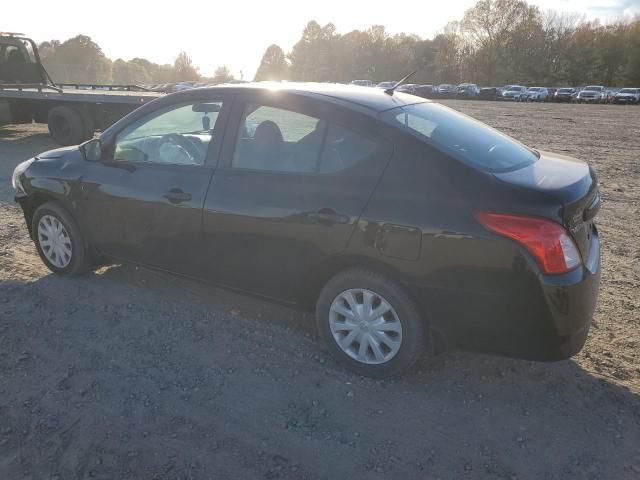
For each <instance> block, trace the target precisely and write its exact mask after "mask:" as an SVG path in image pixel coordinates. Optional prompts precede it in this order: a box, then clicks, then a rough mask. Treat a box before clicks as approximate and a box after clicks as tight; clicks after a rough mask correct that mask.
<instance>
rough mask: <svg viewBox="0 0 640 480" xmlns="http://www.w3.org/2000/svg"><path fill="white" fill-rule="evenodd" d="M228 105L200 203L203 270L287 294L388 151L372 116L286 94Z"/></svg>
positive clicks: (338, 243)
mask: <svg viewBox="0 0 640 480" xmlns="http://www.w3.org/2000/svg"><path fill="white" fill-rule="evenodd" d="M240 97H241V96H240V94H238V98H237V99H236V101H235V104H234V111H233V114H232V119H231V120H230V123H229V127H228V133H227V135H226V137H225V146H224V151H223V155H222V159H221V164H220V167H219V168H218V169H217V170H216V172H215V174H214V175H213V177H212V180H211V187H210V188H209V192H208V194H207V198H206V200H205V205H204V211H203V229H204V237H203V238H204V241H205V245H204V249H205V250H206V249H208V251H209V252H210V253H209V254H208V255H204V256H203V258H205V261H204V262H203V264H202V265H201V268H202V269H203V270H202V274H203V276H207V277H208V278H213V279H215V280H216V281H218V282H221V283H224V284H227V285H231V286H233V287H236V288H241V289H245V290H249V291H253V292H257V293H260V294H263V295H267V296H272V297H277V298H282V299H286V300H292V299H294V298H296V296H297V294H298V290H299V287H300V286H301V285H303V284H304V282H305V280H306V279H307V278H308V276H309V275H310V274H312V272H314V271H315V269H316V268H317V267H319V266H320V265H322V263H323V262H324V261H326V260H327V259H329V258H331V257H332V256H335V255H338V254H339V253H340V252H342V251H343V250H344V249H345V248H346V246H347V244H348V241H349V239H350V237H351V234H352V233H353V230H354V228H355V226H356V223H357V220H358V218H359V216H360V214H361V212H362V211H363V209H364V207H365V205H366V203H367V201H368V199H369V197H370V195H371V193H372V191H373V189H374V187H375V185H376V183H377V181H378V179H379V177H380V175H381V174H382V171H383V170H384V168H385V166H386V164H387V162H388V160H389V158H390V156H391V153H392V146H391V143H390V142H387V141H386V140H385V139H384V136H383V134H382V133H381V132H380V131H378V127H379V126H378V125H377V122H375V121H373V120H372V119H369V118H368V117H366V116H364V115H356V114H351V113H349V111H347V110H346V109H341V108H338V107H337V106H334V105H331V104H328V103H327V102H319V101H316V100H311V99H308V98H304V97H299V96H295V95H293V94H279V93H278V92H267V93H259V92H255V93H254V92H246V93H245V94H244V95H243V96H242V97H243V98H242V100H241V99H240Z"/></svg>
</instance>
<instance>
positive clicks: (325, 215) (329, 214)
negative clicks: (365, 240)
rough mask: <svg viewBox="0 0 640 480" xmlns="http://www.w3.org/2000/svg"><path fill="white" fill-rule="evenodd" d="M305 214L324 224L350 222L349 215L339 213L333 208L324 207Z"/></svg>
mask: <svg viewBox="0 0 640 480" xmlns="http://www.w3.org/2000/svg"><path fill="white" fill-rule="evenodd" d="M305 216H306V217H307V218H309V219H311V220H313V221H315V222H318V223H321V224H323V225H335V224H337V223H339V224H345V223H349V217H348V216H347V215H342V214H340V213H337V212H336V211H335V210H333V209H331V208H322V209H320V210H318V211H317V212H307V213H306V214H305Z"/></svg>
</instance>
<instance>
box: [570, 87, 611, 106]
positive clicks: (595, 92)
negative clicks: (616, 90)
mask: <svg viewBox="0 0 640 480" xmlns="http://www.w3.org/2000/svg"><path fill="white" fill-rule="evenodd" d="M606 100H607V92H606V90H605V88H604V87H603V86H602V85H589V86H587V87H584V88H583V89H582V90H580V91H579V92H578V95H577V96H576V102H578V103H605V102H606Z"/></svg>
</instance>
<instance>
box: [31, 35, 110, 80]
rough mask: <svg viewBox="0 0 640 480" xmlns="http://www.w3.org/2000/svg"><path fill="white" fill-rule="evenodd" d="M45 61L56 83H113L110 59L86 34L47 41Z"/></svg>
mask: <svg viewBox="0 0 640 480" xmlns="http://www.w3.org/2000/svg"><path fill="white" fill-rule="evenodd" d="M41 46H42V52H41V53H42V56H41V58H42V63H43V64H44V66H45V68H46V69H47V71H48V72H49V74H50V75H51V76H52V78H53V80H54V81H56V82H60V83H64V82H68V83H71V82H73V83H111V60H109V59H108V58H106V57H105V55H104V53H102V50H101V49H100V47H99V46H98V45H97V44H96V43H95V42H93V40H91V38H90V37H88V36H86V35H78V36H77V37H74V38H70V39H69V40H67V41H65V42H63V43H60V42H58V41H55V40H54V41H51V42H44V43H43V44H41Z"/></svg>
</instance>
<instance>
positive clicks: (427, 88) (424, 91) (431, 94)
mask: <svg viewBox="0 0 640 480" xmlns="http://www.w3.org/2000/svg"><path fill="white" fill-rule="evenodd" d="M414 95H418V96H420V97H422V98H435V97H436V96H437V95H438V87H436V86H434V85H416V87H415V93H414Z"/></svg>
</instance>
